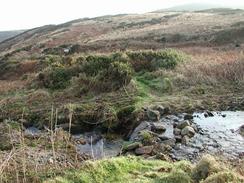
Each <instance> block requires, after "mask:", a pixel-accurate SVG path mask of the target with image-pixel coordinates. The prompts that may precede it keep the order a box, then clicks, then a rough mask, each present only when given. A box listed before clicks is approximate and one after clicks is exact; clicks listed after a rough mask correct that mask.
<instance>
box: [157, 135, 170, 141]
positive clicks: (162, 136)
mask: <svg viewBox="0 0 244 183" xmlns="http://www.w3.org/2000/svg"><path fill="white" fill-rule="evenodd" d="M158 138H159V139H160V140H162V141H165V140H169V139H170V137H168V136H167V135H159V136H158Z"/></svg>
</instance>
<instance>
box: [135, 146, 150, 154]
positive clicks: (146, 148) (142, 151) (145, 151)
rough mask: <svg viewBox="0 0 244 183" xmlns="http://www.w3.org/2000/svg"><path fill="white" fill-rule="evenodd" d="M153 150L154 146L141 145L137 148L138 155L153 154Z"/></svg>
mask: <svg viewBox="0 0 244 183" xmlns="http://www.w3.org/2000/svg"><path fill="white" fill-rule="evenodd" d="M152 151H153V146H144V147H139V148H137V149H136V150H135V154H136V155H144V154H151V153H152Z"/></svg>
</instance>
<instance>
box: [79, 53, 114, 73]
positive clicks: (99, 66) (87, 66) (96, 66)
mask: <svg viewBox="0 0 244 183" xmlns="http://www.w3.org/2000/svg"><path fill="white" fill-rule="evenodd" d="M112 62H113V60H112V59H111V58H110V57H109V56H105V55H99V56H97V55H90V56H88V57H86V63H84V65H83V71H84V72H85V73H86V74H87V75H89V76H96V75H97V74H98V73H99V72H100V71H102V70H104V69H107V68H108V67H109V66H110V64H111V63H112Z"/></svg>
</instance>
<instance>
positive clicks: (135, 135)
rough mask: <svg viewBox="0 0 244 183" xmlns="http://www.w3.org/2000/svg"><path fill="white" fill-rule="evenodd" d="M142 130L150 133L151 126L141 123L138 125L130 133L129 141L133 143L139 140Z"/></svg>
mask: <svg viewBox="0 0 244 183" xmlns="http://www.w3.org/2000/svg"><path fill="white" fill-rule="evenodd" d="M143 130H148V131H151V125H150V123H148V122H142V123H140V124H139V125H138V126H137V127H136V128H135V130H134V131H133V132H132V134H131V135H130V141H135V140H138V138H139V134H140V132H141V131H143Z"/></svg>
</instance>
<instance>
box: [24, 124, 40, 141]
mask: <svg viewBox="0 0 244 183" xmlns="http://www.w3.org/2000/svg"><path fill="white" fill-rule="evenodd" d="M24 136H25V137H26V138H29V139H35V138H40V136H41V131H40V130H39V129H37V128H35V127H29V128H27V129H25V131H24Z"/></svg>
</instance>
